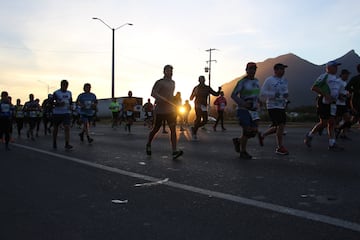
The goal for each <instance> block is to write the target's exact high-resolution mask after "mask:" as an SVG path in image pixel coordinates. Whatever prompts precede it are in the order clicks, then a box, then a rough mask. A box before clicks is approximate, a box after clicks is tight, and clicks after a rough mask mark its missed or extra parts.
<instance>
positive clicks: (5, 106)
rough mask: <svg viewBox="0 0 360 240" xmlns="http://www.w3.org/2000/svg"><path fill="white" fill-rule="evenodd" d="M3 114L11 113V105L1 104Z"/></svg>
mask: <svg viewBox="0 0 360 240" xmlns="http://www.w3.org/2000/svg"><path fill="white" fill-rule="evenodd" d="M1 112H4V113H5V112H10V104H1Z"/></svg>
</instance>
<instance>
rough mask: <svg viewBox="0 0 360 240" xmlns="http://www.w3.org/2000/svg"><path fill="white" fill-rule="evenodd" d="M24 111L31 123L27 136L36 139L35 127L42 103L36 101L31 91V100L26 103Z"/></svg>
mask: <svg viewBox="0 0 360 240" xmlns="http://www.w3.org/2000/svg"><path fill="white" fill-rule="evenodd" d="M23 111H24V113H25V116H26V119H27V122H28V124H29V129H28V130H27V132H26V136H27V137H28V138H31V140H33V141H34V140H35V138H34V129H35V127H36V124H37V119H38V112H39V111H40V105H39V103H38V102H37V101H35V99H34V94H32V93H31V94H30V95H29V101H27V102H26V103H25V105H24V109H23Z"/></svg>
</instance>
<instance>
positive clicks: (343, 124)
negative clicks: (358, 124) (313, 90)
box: [335, 69, 351, 140]
mask: <svg viewBox="0 0 360 240" xmlns="http://www.w3.org/2000/svg"><path fill="white" fill-rule="evenodd" d="M349 75H350V72H349V71H348V70H347V69H342V70H341V73H340V77H339V81H340V82H341V83H342V84H343V86H342V92H339V94H340V96H339V98H338V99H337V101H336V108H337V109H336V126H337V127H338V128H335V133H336V138H338V137H339V136H340V138H342V139H347V140H350V138H349V137H348V136H347V135H346V132H347V130H348V129H349V128H350V127H351V114H350V93H349V91H347V90H346V89H345V87H346V84H347V81H348V79H349Z"/></svg>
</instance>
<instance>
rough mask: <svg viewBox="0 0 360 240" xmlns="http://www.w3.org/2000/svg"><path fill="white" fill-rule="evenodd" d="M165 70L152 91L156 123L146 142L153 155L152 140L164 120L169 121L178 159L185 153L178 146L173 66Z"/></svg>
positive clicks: (147, 148)
mask: <svg viewBox="0 0 360 240" xmlns="http://www.w3.org/2000/svg"><path fill="white" fill-rule="evenodd" d="M163 72H164V77H163V78H162V79H159V80H157V81H156V82H155V84H154V86H153V88H152V91H151V96H152V97H153V98H155V110H154V113H155V123H154V127H153V129H152V130H151V132H150V133H149V137H148V141H147V143H146V154H147V155H148V156H151V153H152V152H151V142H152V140H153V139H154V137H155V135H156V133H157V132H158V131H159V130H160V128H161V125H162V122H163V121H167V123H168V125H169V128H170V135H171V136H170V140H171V147H172V159H173V160H176V159H177V158H178V157H180V156H181V155H183V151H182V150H178V149H177V148H176V145H177V138H176V107H175V104H174V103H173V100H174V90H175V81H174V80H173V79H172V75H173V67H172V66H171V65H166V66H165V67H164V71H163Z"/></svg>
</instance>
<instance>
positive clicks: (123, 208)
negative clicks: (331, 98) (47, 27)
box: [0, 124, 360, 240]
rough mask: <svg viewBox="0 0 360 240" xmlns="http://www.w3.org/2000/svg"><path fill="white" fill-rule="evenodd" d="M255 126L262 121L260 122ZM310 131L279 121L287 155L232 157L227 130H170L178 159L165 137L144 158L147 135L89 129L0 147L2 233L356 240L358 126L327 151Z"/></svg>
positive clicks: (232, 133) (359, 225) (256, 150)
mask: <svg viewBox="0 0 360 240" xmlns="http://www.w3.org/2000/svg"><path fill="white" fill-rule="evenodd" d="M262 128H263V129H264V128H265V127H262ZM307 130H308V127H299V126H294V127H288V128H287V135H286V136H285V145H286V147H287V148H288V150H289V152H290V155H288V156H278V155H276V154H275V153H274V148H275V139H274V137H273V136H270V137H268V138H267V139H265V146H264V147H259V145H258V143H257V141H256V140H255V139H253V140H251V141H250V142H249V152H250V154H252V155H253V156H254V159H252V160H241V159H239V156H238V154H237V153H235V152H234V150H233V146H232V142H231V139H232V138H233V137H236V136H237V135H239V134H240V128H239V127H238V126H236V125H229V126H227V131H225V132H221V131H218V132H212V131H203V130H200V131H199V138H200V141H198V142H192V141H190V136H189V131H185V132H184V133H180V132H179V134H178V137H179V148H181V149H183V150H184V155H183V156H182V157H181V158H179V161H176V162H174V161H172V159H171V150H170V143H169V136H168V135H167V134H162V133H161V132H159V134H158V136H157V138H156V139H155V140H154V142H153V148H152V150H153V154H152V156H151V157H147V156H146V154H145V143H146V138H147V134H148V130H147V129H146V128H145V127H143V126H142V125H140V124H139V125H136V126H135V127H134V129H133V133H132V134H130V135H129V134H128V133H127V132H125V131H124V129H122V128H119V129H117V130H113V129H111V128H110V127H108V126H104V125H98V126H97V127H96V128H93V129H92V135H93V137H94V139H95V141H94V142H93V143H92V144H88V143H81V142H80V141H79V139H78V136H77V134H78V131H79V130H78V129H73V130H72V140H71V143H72V144H73V145H74V149H73V150H71V151H67V150H65V149H63V148H62V147H61V144H62V141H63V136H62V135H61V134H60V136H59V141H58V149H57V150H53V149H52V148H51V147H52V141H51V137H50V136H40V137H38V138H37V139H36V140H35V141H31V140H28V139H26V138H21V139H17V140H16V142H15V143H13V144H12V145H11V151H8V152H7V151H5V150H4V148H3V146H0V194H1V195H0V196H1V197H0V220H1V222H0V239H2V240H6V239H302V240H304V239H357V240H358V239H360V193H359V182H360V181H359V180H360V161H359V157H358V151H357V150H358V149H357V148H358V146H359V144H358V143H359V140H360V131H359V130H358V129H353V131H352V132H351V133H350V135H349V136H350V137H351V138H352V141H346V142H345V141H344V142H342V141H339V143H340V144H342V145H344V146H345V148H346V149H345V151H344V152H341V153H334V152H329V151H328V150H327V139H326V137H325V136H321V137H316V138H315V139H314V141H313V142H314V144H313V148H312V149H308V148H307V147H305V146H304V144H303V142H302V141H303V136H304V134H305V132H306V131H307Z"/></svg>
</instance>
